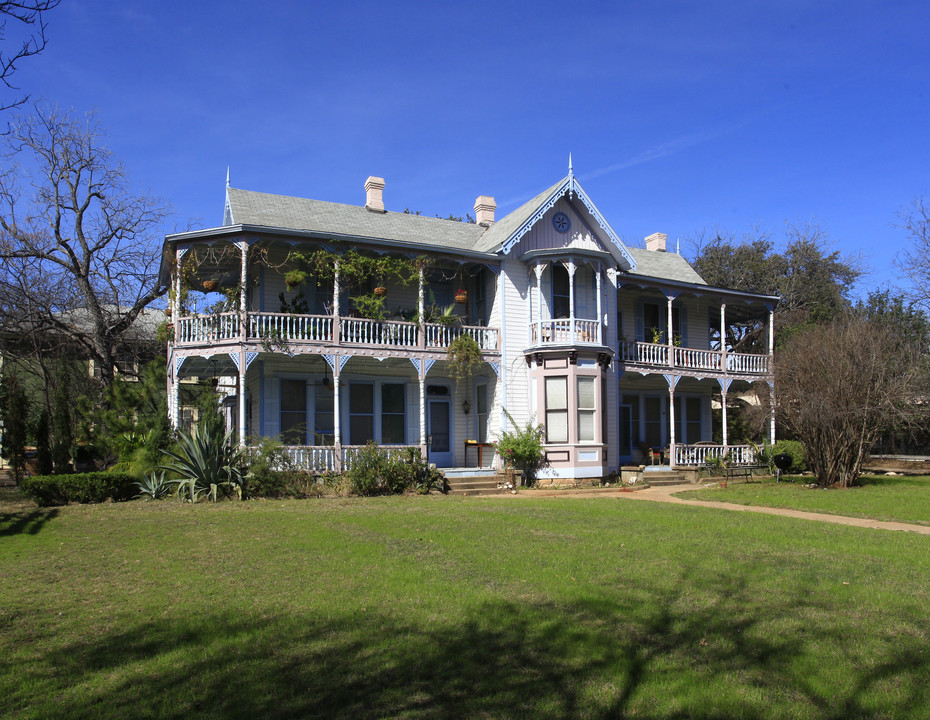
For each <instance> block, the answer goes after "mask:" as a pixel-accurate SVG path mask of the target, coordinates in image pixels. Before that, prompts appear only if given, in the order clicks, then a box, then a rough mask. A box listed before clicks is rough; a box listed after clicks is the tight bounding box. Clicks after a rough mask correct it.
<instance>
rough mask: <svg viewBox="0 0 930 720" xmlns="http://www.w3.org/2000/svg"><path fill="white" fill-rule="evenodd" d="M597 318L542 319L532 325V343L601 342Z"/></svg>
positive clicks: (568, 343)
mask: <svg viewBox="0 0 930 720" xmlns="http://www.w3.org/2000/svg"><path fill="white" fill-rule="evenodd" d="M599 330H600V323H598V321H597V320H581V319H579V318H575V319H574V320H571V319H569V318H560V319H558V320H542V321H537V322H534V323H532V324H531V325H530V344H531V345H579V344H584V343H592V344H597V343H599V342H600V337H599V335H598V331H599Z"/></svg>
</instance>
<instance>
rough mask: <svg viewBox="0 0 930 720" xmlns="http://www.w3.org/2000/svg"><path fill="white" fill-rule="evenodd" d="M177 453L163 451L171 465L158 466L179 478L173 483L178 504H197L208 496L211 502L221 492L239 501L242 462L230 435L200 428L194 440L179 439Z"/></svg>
mask: <svg viewBox="0 0 930 720" xmlns="http://www.w3.org/2000/svg"><path fill="white" fill-rule="evenodd" d="M178 445H179V446H180V449H179V450H178V451H175V450H162V452H163V453H165V454H166V455H168V456H169V457H171V458H172V459H173V460H174V462H173V463H171V464H169V465H160V466H159V469H161V470H171V471H173V472H175V473H177V474H178V475H180V476H181V478H180V480H176V481H175V485H176V488H177V490H176V494H177V497H178V500H181V499H183V498H187V499H189V500H190V501H191V502H197V499H198V498H199V497H200V496H201V495H207V496H208V497H209V498H210V499H211V500H213V502H216V500H217V496H218V494H219V492H220V490H222V491H223V492H224V493H235V494H236V495H238V496H239V497H240V498H241V497H242V478H243V469H242V468H243V465H244V458H243V456H242V453H241V452H240V450H239V448H238V447H237V446H236V443H235V441H234V440H233V437H232V433H225V434H224V433H223V431H222V429H221V428H212V427H201V430H200V432H199V433H198V434H197V436H196V437H195V436H192V435H190V434H189V433H182V434H180V435H179V436H178Z"/></svg>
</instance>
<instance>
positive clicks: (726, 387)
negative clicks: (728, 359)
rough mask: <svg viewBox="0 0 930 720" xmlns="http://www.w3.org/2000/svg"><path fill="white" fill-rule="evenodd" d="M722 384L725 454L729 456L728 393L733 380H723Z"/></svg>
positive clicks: (721, 398) (721, 407) (721, 401)
mask: <svg viewBox="0 0 930 720" xmlns="http://www.w3.org/2000/svg"><path fill="white" fill-rule="evenodd" d="M718 382H719V383H720V410H721V413H720V414H721V417H722V419H723V454H724V455H726V454H727V445H729V431H728V429H727V392H728V391H729V390H730V383H731V382H732V380H727V379H723V378H721V379H720V380H719V381H718Z"/></svg>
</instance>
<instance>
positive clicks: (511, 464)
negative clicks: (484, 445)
mask: <svg viewBox="0 0 930 720" xmlns="http://www.w3.org/2000/svg"><path fill="white" fill-rule="evenodd" d="M505 412H506V411H505ZM507 417H508V418H509V419H510V422H512V423H513V424H514V426H515V427H516V423H515V422H514V420H513V418H512V417H510V413H507ZM544 433H545V430H544V429H543V427H542V425H534V424H533V421H532V420H530V421H529V422H527V424H526V426H525V427H524V428H522V429H520V428H517V429H515V430H514V431H513V432H507V431H504V432H502V433H501V434H500V437H499V438H498V441H497V452H498V453H499V454H500V456H501V460H502V461H503V463H504V466H505V467H508V468H517V469H518V470H522V471H523V484H524V485H532V484H533V483H535V482H536V475H537V473H538V472H539V471H540V470H541V469H542V468H544V467H546V466H547V465H548V464H549V463H548V462H546V454H545V452H544V451H543V435H544Z"/></svg>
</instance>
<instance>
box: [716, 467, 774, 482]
mask: <svg viewBox="0 0 930 720" xmlns="http://www.w3.org/2000/svg"><path fill="white" fill-rule="evenodd" d="M767 469H768V468H766V467H765V466H764V465H735V466H733V467H728V468H724V472H725V473H726V476H727V480H732V479H733V478H737V477H744V478H746V482H751V481H752V471H753V470H767Z"/></svg>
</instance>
